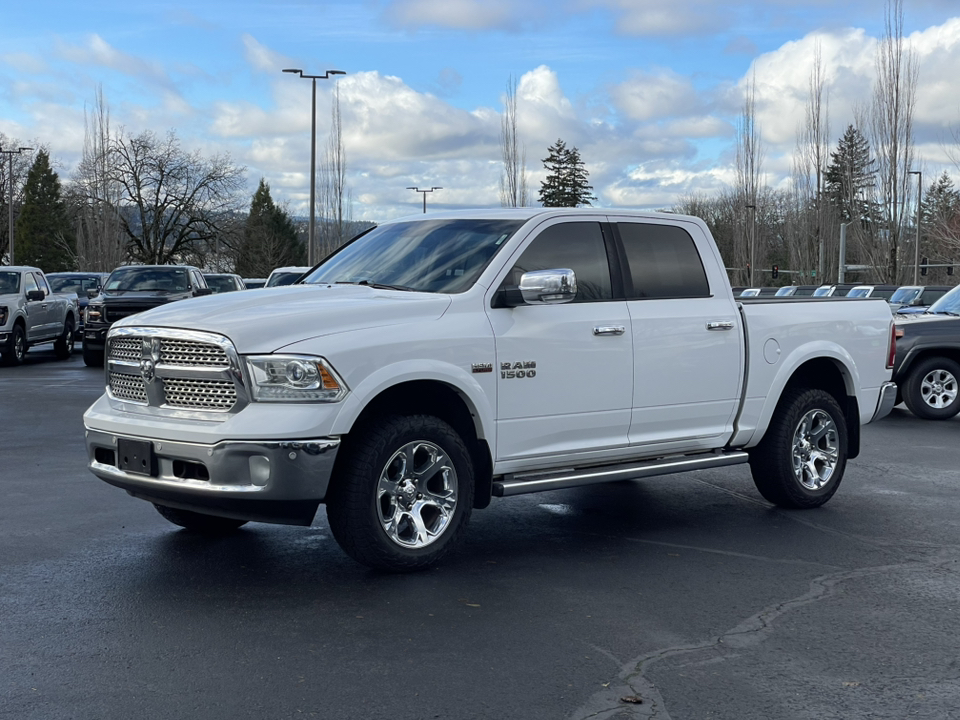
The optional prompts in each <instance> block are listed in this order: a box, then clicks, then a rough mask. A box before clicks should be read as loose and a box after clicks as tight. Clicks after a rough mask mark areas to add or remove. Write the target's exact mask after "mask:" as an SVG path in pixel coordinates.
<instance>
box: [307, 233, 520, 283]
mask: <svg viewBox="0 0 960 720" xmlns="http://www.w3.org/2000/svg"><path fill="white" fill-rule="evenodd" d="M523 222H524V221H522V220H417V221H413V222H402V223H392V224H390V225H381V226H380V227H378V228H376V229H374V230H371V231H370V232H368V233H367V234H366V235H362V236H361V237H359V238H357V239H356V240H355V241H354V242H352V243H350V244H349V245H346V246H344V247H343V249H341V250H340V251H339V252H337V253H336V254H334V255H332V256H330V257H329V258H328V259H327V260H326V261H325V262H324V263H323V265H321V266H320V267H319V268H317V269H316V270H315V271H314V272H312V273H311V274H310V275H309V276H308V277H307V278H306V280H305V282H308V283H337V282H341V283H358V284H370V285H390V286H394V287H398V288H402V289H407V290H416V291H419V292H431V293H461V292H464V291H466V290H468V289H469V288H470V287H472V286H473V284H474V282H476V280H477V278H478V277H480V273H482V272H483V270H484V268H485V267H486V266H487V264H488V263H489V262H490V260H491V259H492V258H493V256H494V255H496V253H497V251H498V250H499V249H500V248H501V247H503V244H504V243H505V242H506V241H507V239H508V238H509V237H510V236H511V235H513V233H514V232H516V231H517V229H518V228H519V227H520V226H521V225H522V224H523Z"/></svg>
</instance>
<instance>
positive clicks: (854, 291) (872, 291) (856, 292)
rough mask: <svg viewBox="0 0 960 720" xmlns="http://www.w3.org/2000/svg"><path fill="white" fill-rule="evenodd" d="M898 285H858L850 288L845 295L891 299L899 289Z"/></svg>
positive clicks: (849, 296)
mask: <svg viewBox="0 0 960 720" xmlns="http://www.w3.org/2000/svg"><path fill="white" fill-rule="evenodd" d="M897 289H898V286H897V285H857V286H856V287H854V288H851V289H850V292H848V293H847V294H846V295H845V296H844V297H848V298H867V297H878V298H883V299H884V300H889V299H890V298H891V297H892V296H893V294H894V293H895V292H896V291H897Z"/></svg>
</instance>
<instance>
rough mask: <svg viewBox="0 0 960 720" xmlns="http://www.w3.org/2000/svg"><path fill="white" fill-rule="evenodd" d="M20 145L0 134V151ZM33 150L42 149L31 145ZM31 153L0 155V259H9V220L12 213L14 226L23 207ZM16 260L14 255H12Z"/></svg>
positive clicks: (20, 144)
mask: <svg viewBox="0 0 960 720" xmlns="http://www.w3.org/2000/svg"><path fill="white" fill-rule="evenodd" d="M23 145H24V143H22V142H21V141H20V140H18V139H17V138H12V137H8V136H7V135H4V134H3V133H0V149H3V150H16V149H17V148H19V147H22V146H23ZM31 145H32V146H33V147H34V148H42V147H43V146H41V145H39V144H38V143H31ZM31 155H32V154H31V153H28V152H22V153H18V154H13V155H0V208H3V212H0V258H3V257H5V256H6V257H9V250H10V247H9V245H10V237H9V232H10V231H9V225H10V222H9V218H10V213H11V212H13V222H14V224H16V222H17V216H18V215H19V212H20V209H21V208H22V207H23V188H24V184H25V182H26V179H27V174H28V173H29V172H30V167H31V166H32V165H33V158H32V156H31ZM11 158H12V160H13V174H12V176H11V173H10V162H11ZM10 183H13V207H12V208H11V207H10V202H9V197H10ZM14 256H15V257H14V259H16V253H14Z"/></svg>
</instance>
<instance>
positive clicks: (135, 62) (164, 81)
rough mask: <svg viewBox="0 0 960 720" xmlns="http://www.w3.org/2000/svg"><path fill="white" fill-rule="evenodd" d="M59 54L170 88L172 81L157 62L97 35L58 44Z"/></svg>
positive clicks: (72, 59)
mask: <svg viewBox="0 0 960 720" xmlns="http://www.w3.org/2000/svg"><path fill="white" fill-rule="evenodd" d="M58 50H59V55H60V56H61V57H62V58H64V59H65V60H68V61H70V62H72V63H76V64H77V65H81V66H84V65H85V66H98V67H102V68H108V69H110V70H113V71H115V72H118V73H121V74H123V75H129V76H132V77H135V78H139V79H141V80H147V81H150V82H153V83H156V84H157V85H161V86H164V87H167V88H170V89H172V88H173V83H172V82H171V81H170V77H169V76H168V75H167V72H166V71H165V70H164V68H163V66H162V65H161V64H160V63H157V62H148V61H146V60H143V59H141V58H138V57H136V56H134V55H130V54H128V53H125V52H122V51H120V50H117V49H116V48H114V47H113V46H112V45H110V43H108V42H107V41H106V40H104V39H103V38H102V37H100V36H99V35H96V34H94V35H90V36H89V37H88V38H87V42H86V44H85V45H73V44H70V43H67V42H60V43H59V44H58Z"/></svg>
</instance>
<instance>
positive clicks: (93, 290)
mask: <svg viewBox="0 0 960 720" xmlns="http://www.w3.org/2000/svg"><path fill="white" fill-rule="evenodd" d="M99 294H100V288H88V289H87V297H88V298H89V299H90V300H93V299H94V298H95V297H96V296H97V295H99Z"/></svg>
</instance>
